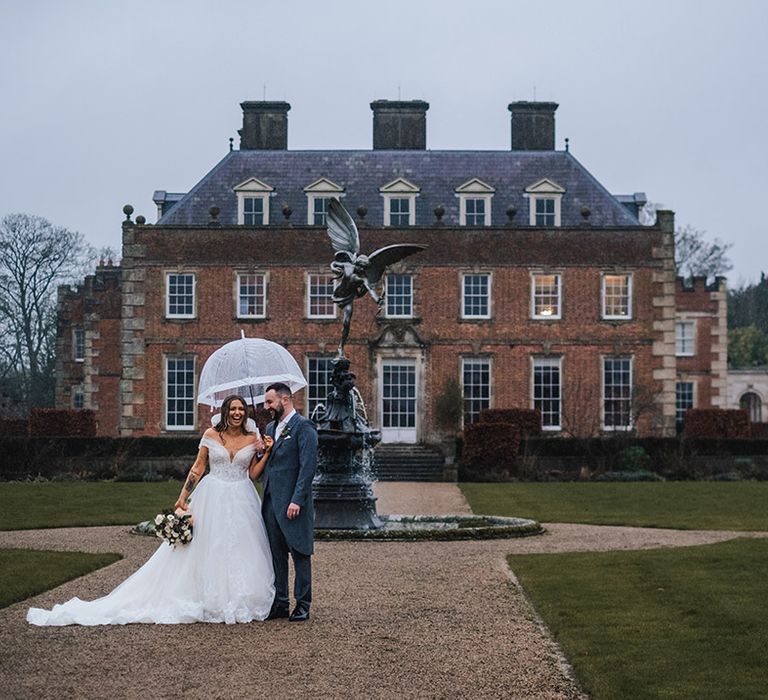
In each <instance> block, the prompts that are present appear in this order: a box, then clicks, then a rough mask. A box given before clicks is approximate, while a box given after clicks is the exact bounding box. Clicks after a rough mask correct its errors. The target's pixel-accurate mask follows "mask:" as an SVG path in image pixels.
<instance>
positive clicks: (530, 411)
mask: <svg viewBox="0 0 768 700" xmlns="http://www.w3.org/2000/svg"><path fill="white" fill-rule="evenodd" d="M479 422H480V423H508V424H509V425H511V426H512V427H513V429H514V430H515V431H516V432H517V433H518V434H519V435H521V436H522V437H538V436H539V435H541V411H539V409H538V408H488V409H486V410H484V411H480V418H479Z"/></svg>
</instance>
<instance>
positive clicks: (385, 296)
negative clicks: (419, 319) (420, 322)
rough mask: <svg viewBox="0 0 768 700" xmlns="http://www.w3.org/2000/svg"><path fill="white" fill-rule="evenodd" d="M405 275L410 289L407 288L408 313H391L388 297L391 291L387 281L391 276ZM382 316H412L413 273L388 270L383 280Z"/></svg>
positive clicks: (390, 296)
mask: <svg viewBox="0 0 768 700" xmlns="http://www.w3.org/2000/svg"><path fill="white" fill-rule="evenodd" d="M394 276H397V277H405V278H407V279H408V281H409V283H410V290H409V297H408V300H409V308H410V311H408V313H404V314H391V313H389V299H390V298H392V293H391V292H390V289H389V283H390V281H391V279H392V277H394ZM384 289H385V293H384V316H385V317H386V318H413V275H411V274H408V273H407V272H390V273H388V274H387V276H386V278H385V280H384Z"/></svg>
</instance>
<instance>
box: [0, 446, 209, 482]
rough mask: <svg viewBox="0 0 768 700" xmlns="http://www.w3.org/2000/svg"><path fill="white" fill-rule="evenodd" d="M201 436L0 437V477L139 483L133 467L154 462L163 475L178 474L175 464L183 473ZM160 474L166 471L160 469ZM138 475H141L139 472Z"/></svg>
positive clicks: (142, 471) (136, 472)
mask: <svg viewBox="0 0 768 700" xmlns="http://www.w3.org/2000/svg"><path fill="white" fill-rule="evenodd" d="M199 442H200V438H199V437H196V436H191V437H162V438H157V437H141V438H108V437H96V438H73V437H64V438H56V437H46V438H33V437H0V479H3V480H10V479H29V478H35V477H37V476H40V477H43V478H48V479H50V478H54V477H56V478H61V477H68V478H78V479H113V478H118V479H121V478H129V480H137V479H138V480H141V477H142V475H143V473H144V472H146V471H147V470H146V469H144V468H142V469H141V470H139V469H138V467H137V466H136V463H137V462H139V461H144V462H145V463H152V461H153V460H154V461H155V462H156V463H159V465H158V466H160V467H163V466H164V465H163V464H162V460H167V461H168V465H167V467H168V472H167V473H168V476H172V477H175V476H181V475H180V474H178V473H177V472H178V469H177V468H176V467H175V464H176V463H178V461H179V460H182V461H183V463H184V464H185V465H186V468H187V469H188V468H189V466H191V464H192V460H194V458H195V455H196V454H197V449H198V443H199ZM163 471H165V469H163ZM139 472H141V473H139Z"/></svg>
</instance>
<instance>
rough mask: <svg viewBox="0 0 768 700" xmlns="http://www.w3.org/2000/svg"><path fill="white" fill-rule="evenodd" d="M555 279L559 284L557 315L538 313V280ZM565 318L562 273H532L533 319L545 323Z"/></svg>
mask: <svg viewBox="0 0 768 700" xmlns="http://www.w3.org/2000/svg"><path fill="white" fill-rule="evenodd" d="M538 277H554V278H555V280H556V283H557V313H553V314H544V313H536V299H537V297H536V287H537V284H536V279H537V278H538ZM562 317H563V275H562V273H561V272H531V318H533V319H536V320H543V321H559V320H561V319H562Z"/></svg>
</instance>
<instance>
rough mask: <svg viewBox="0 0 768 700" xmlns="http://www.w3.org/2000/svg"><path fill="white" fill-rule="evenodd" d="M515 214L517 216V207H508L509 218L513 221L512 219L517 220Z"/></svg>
mask: <svg viewBox="0 0 768 700" xmlns="http://www.w3.org/2000/svg"><path fill="white" fill-rule="evenodd" d="M515 214H517V207H516V206H514V205H511V206H508V207H507V218H508V219H509V220H510V221H512V219H514V218H515Z"/></svg>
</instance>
